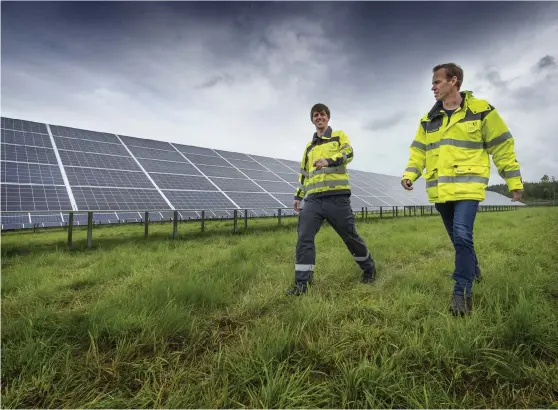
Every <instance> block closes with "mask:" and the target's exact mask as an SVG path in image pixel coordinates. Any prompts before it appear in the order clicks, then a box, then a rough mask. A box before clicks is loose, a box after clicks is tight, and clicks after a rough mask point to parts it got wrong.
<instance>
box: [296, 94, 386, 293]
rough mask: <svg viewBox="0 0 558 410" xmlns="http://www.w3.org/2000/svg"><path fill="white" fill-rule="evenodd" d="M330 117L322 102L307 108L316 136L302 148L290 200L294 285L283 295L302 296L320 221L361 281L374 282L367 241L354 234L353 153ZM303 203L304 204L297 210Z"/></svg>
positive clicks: (308, 280) (310, 272)
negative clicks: (294, 217) (332, 233)
mask: <svg viewBox="0 0 558 410" xmlns="http://www.w3.org/2000/svg"><path fill="white" fill-rule="evenodd" d="M329 119H330V111H329V108H328V107H327V106H325V105H324V104H315V105H314V106H313V107H312V109H311V110H310V120H311V121H312V123H313V124H314V125H315V127H316V132H315V133H314V136H313V138H312V141H310V142H308V143H307V144H306V147H305V149H304V154H303V156H302V162H301V164H300V174H299V176H298V182H299V187H298V189H297V190H296V193H295V198H294V204H293V206H294V209H295V211H297V212H299V217H298V229H297V231H298V242H297V245H296V263H295V285H294V287H293V288H291V289H289V290H288V291H287V294H288V295H301V294H303V293H305V292H306V291H307V286H308V284H310V283H311V282H312V278H313V274H314V265H315V263H316V248H315V245H314V238H315V236H316V234H317V233H318V231H319V229H320V227H321V225H322V223H323V221H324V219H325V220H327V221H328V223H329V224H330V225H331V226H332V227H333V229H335V231H336V232H337V234H338V235H339V236H340V237H341V238H342V239H343V242H344V243H345V246H346V247H347V248H348V249H349V252H351V254H352V255H353V258H354V260H355V262H356V263H357V264H358V265H359V267H360V268H361V269H362V272H363V273H362V277H361V279H362V281H363V282H365V283H369V282H373V281H374V279H375V277H376V267H375V262H374V260H373V259H372V257H371V255H370V252H369V251H368V247H367V245H366V242H365V241H364V240H363V239H362V238H361V237H360V236H359V234H358V233H357V230H356V227H355V218H354V214H353V210H352V208H351V200H350V196H351V187H350V185H349V171H348V169H347V165H348V164H349V163H350V162H351V161H352V160H353V155H354V153H353V149H352V147H351V143H350V141H349V137H348V136H347V134H345V133H344V132H343V131H341V130H335V131H334V130H333V129H332V128H331V127H330V126H329V125H328V124H329ZM302 199H304V206H303V207H302V208H301V206H300V204H301V201H302Z"/></svg>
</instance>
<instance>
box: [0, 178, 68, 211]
mask: <svg viewBox="0 0 558 410" xmlns="http://www.w3.org/2000/svg"><path fill="white" fill-rule="evenodd" d="M61 209H63V210H71V209H72V205H71V204H70V198H69V197H68V192H67V191H66V187H63V186H53V185H51V186H39V185H7V184H2V211H58V210H61Z"/></svg>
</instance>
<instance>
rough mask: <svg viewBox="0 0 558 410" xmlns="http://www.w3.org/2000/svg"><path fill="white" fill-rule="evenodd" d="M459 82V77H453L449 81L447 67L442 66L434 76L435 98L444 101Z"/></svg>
mask: <svg viewBox="0 0 558 410" xmlns="http://www.w3.org/2000/svg"><path fill="white" fill-rule="evenodd" d="M456 82H457V78H456V77H453V78H452V79H451V80H449V81H448V79H447V74H446V69H445V68H441V69H439V70H438V71H436V72H435V73H434V75H433V76H432V88H431V90H432V91H433V92H434V98H435V99H436V101H444V99H445V98H446V97H447V96H448V95H449V94H450V93H451V91H452V89H453V87H454V86H455V84H456Z"/></svg>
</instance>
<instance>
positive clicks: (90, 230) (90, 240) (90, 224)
mask: <svg viewBox="0 0 558 410" xmlns="http://www.w3.org/2000/svg"><path fill="white" fill-rule="evenodd" d="M92 245H93V212H91V211H90V212H87V247H88V248H91V246H92Z"/></svg>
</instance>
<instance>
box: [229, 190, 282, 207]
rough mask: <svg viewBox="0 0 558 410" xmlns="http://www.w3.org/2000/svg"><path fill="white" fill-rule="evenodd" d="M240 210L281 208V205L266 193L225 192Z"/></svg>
mask: <svg viewBox="0 0 558 410" xmlns="http://www.w3.org/2000/svg"><path fill="white" fill-rule="evenodd" d="M225 193H226V194H227V195H228V197H229V198H230V199H232V200H233V201H234V202H235V203H236V204H237V205H238V206H239V207H241V208H282V207H283V204H281V203H280V202H278V201H276V200H275V199H273V198H272V197H271V195H270V194H268V193H258V192H255V193H251V194H250V195H246V194H241V193H238V192H225Z"/></svg>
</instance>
